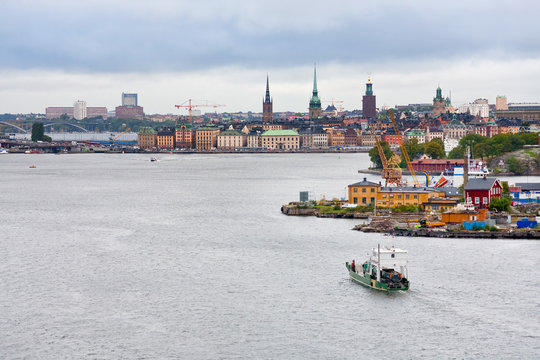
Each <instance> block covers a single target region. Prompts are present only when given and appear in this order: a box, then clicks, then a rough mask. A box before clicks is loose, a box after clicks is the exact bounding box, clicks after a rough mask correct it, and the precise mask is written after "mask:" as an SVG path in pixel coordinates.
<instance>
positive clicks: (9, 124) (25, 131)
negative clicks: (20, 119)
mask: <svg viewBox="0 0 540 360" xmlns="http://www.w3.org/2000/svg"><path fill="white" fill-rule="evenodd" d="M0 124H4V125H7V126H11V127H14V128H15V129H17V130H20V131H22V132H23V133H28V130H25V129H23V128H22V127H19V126H17V125H15V124H12V123H8V122H6V121H0Z"/></svg>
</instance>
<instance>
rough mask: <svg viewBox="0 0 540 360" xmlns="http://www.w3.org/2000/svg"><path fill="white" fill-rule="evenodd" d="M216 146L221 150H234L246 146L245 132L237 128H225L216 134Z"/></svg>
mask: <svg viewBox="0 0 540 360" xmlns="http://www.w3.org/2000/svg"><path fill="white" fill-rule="evenodd" d="M217 138H218V143H217V147H218V149H221V150H234V149H235V148H241V147H245V146H246V139H247V137H246V134H244V133H243V132H241V131H237V130H225V131H222V132H221V133H220V134H219V135H218V137H217Z"/></svg>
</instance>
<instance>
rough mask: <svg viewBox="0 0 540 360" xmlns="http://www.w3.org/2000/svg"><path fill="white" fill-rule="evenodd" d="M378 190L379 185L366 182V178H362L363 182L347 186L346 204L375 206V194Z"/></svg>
mask: <svg viewBox="0 0 540 360" xmlns="http://www.w3.org/2000/svg"><path fill="white" fill-rule="evenodd" d="M380 188H381V184H377V183H374V182H371V181H367V178H364V180H363V181H360V182H357V183H354V184H351V185H349V186H348V195H349V199H348V202H349V204H358V205H364V206H367V205H370V204H375V200H376V198H377V193H378V192H379V189H380Z"/></svg>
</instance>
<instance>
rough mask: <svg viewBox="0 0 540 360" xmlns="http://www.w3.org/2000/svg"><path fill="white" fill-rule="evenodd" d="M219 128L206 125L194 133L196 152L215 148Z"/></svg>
mask: <svg viewBox="0 0 540 360" xmlns="http://www.w3.org/2000/svg"><path fill="white" fill-rule="evenodd" d="M218 135H219V128H218V127H217V126H215V125H207V126H203V127H200V128H198V129H197V130H196V131H195V143H196V145H195V148H196V149H197V150H212V149H213V148H216V147H217V137H218Z"/></svg>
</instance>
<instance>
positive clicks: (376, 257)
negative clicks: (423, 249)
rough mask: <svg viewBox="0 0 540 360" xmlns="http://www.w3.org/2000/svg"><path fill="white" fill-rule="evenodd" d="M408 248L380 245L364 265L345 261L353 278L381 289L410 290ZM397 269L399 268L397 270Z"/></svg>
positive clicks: (357, 281)
mask: <svg viewBox="0 0 540 360" xmlns="http://www.w3.org/2000/svg"><path fill="white" fill-rule="evenodd" d="M408 262H409V260H408V256H407V250H403V249H397V248H394V247H392V248H388V247H387V248H384V249H381V246H380V245H378V246H377V248H376V249H372V255H371V256H370V257H369V259H367V260H366V261H365V262H364V263H363V264H362V265H357V264H355V262H354V260H353V261H352V263H351V264H349V263H348V262H346V263H345V266H346V267H347V270H349V276H350V277H351V280H352V281H354V282H356V283H358V284H361V285H364V286H367V287H370V288H373V289H376V290H381V291H398V290H401V291H407V290H409V280H407V277H408V276H409V270H408ZM396 269H399V271H397V270H396Z"/></svg>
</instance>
